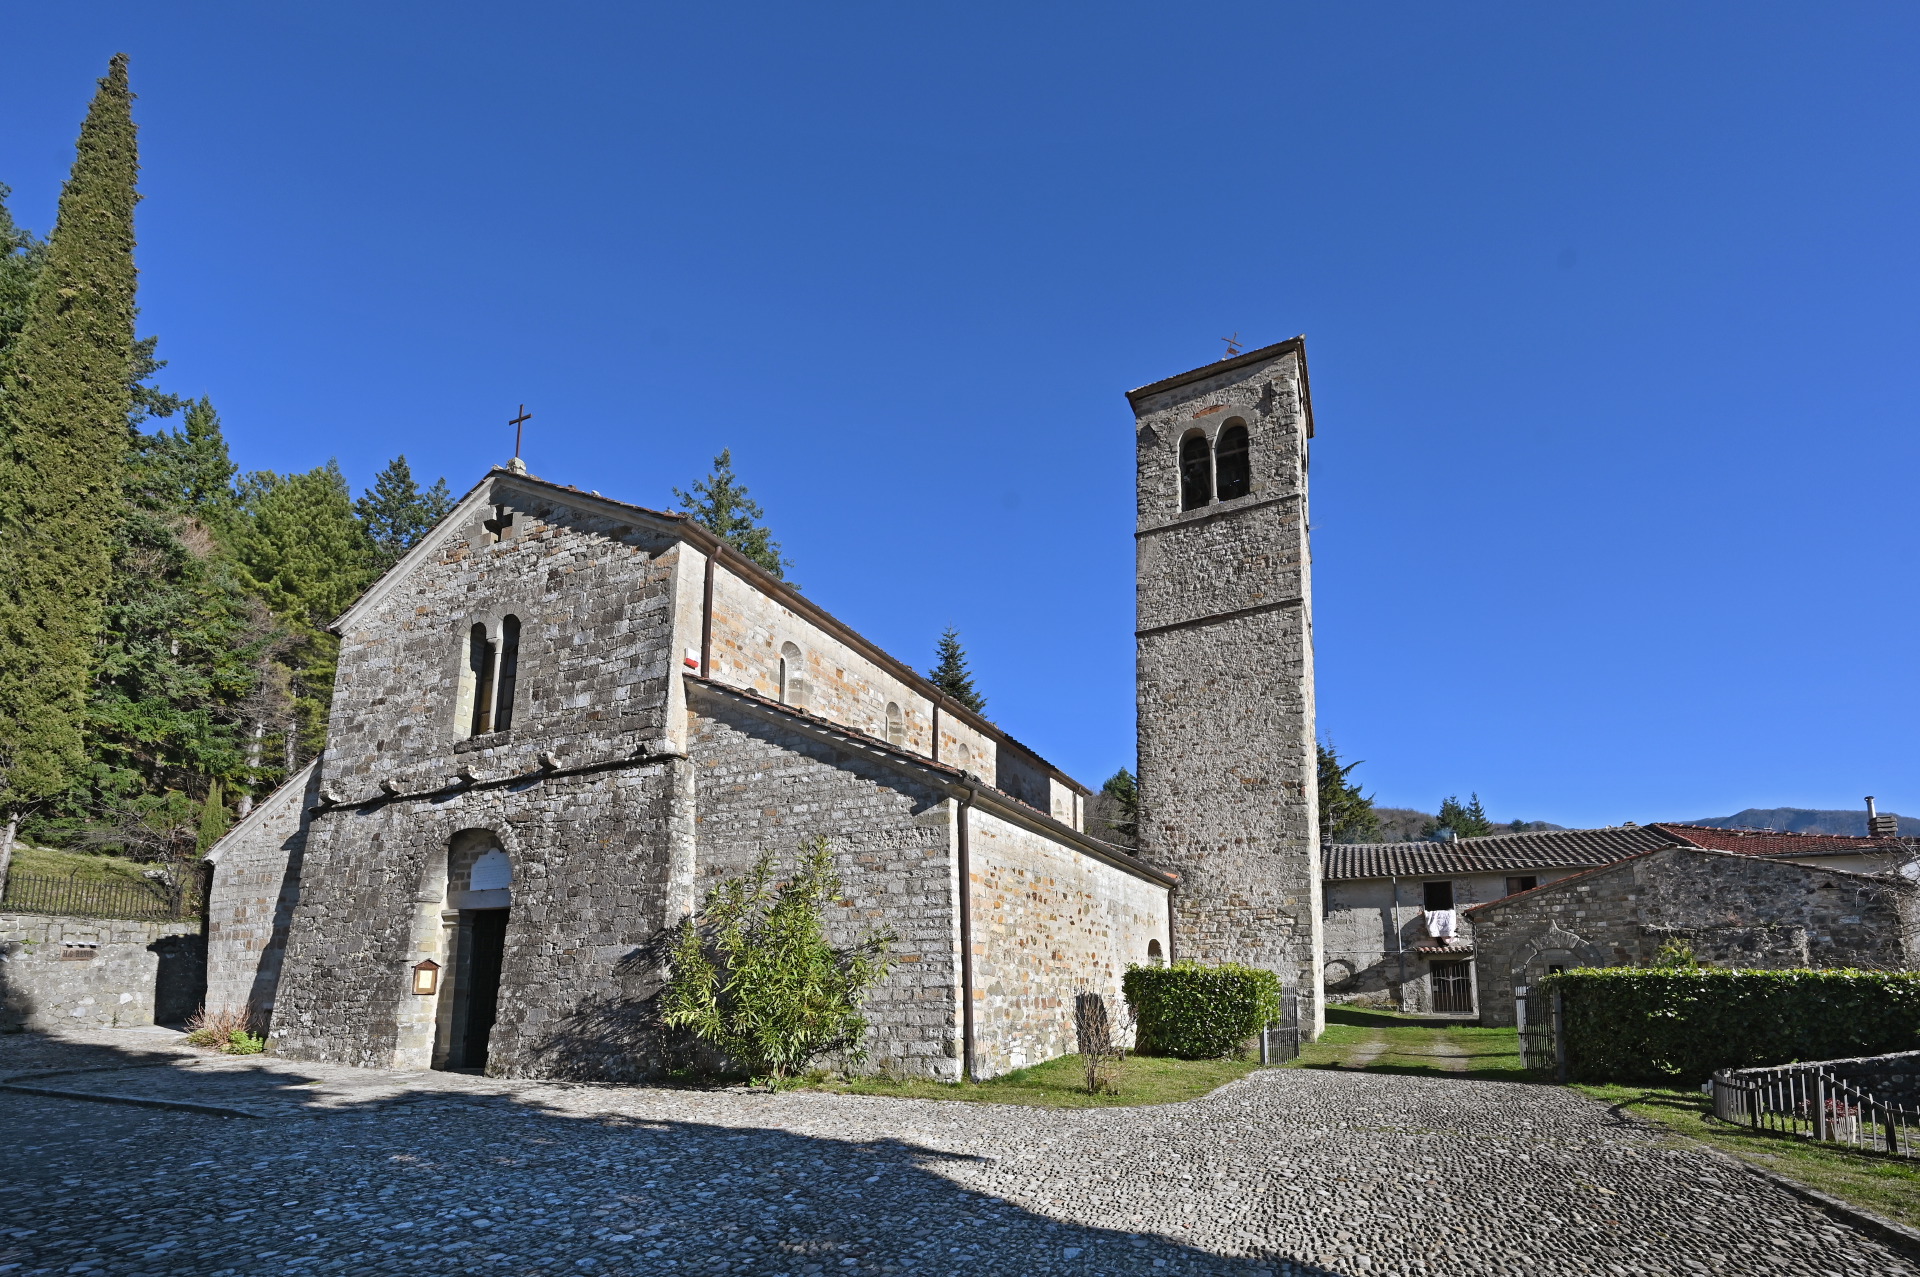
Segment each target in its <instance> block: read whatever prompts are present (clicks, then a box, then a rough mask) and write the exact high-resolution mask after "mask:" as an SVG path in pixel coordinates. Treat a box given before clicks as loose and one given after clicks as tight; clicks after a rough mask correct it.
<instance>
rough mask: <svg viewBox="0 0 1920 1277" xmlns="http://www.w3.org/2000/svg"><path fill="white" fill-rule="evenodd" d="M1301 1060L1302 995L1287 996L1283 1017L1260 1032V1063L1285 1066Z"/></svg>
mask: <svg viewBox="0 0 1920 1277" xmlns="http://www.w3.org/2000/svg"><path fill="white" fill-rule="evenodd" d="M1299 1058H1300V995H1299V994H1298V993H1292V994H1289V995H1287V997H1286V998H1285V1000H1284V1001H1283V1002H1282V1004H1281V1017H1280V1019H1278V1020H1272V1021H1269V1022H1268V1023H1267V1026H1266V1027H1265V1028H1263V1029H1261V1030H1260V1063H1262V1064H1285V1063H1286V1062H1287V1061H1288V1060H1297V1059H1299Z"/></svg>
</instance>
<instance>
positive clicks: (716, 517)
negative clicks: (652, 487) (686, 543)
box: [673, 448, 800, 589]
mask: <svg viewBox="0 0 1920 1277" xmlns="http://www.w3.org/2000/svg"><path fill="white" fill-rule="evenodd" d="M673 495H674V496H676V497H678V498H680V508H681V509H682V510H685V511H687V513H689V514H691V515H692V516H693V521H694V522H695V523H697V524H699V525H700V526H701V527H703V528H705V529H706V530H707V531H709V532H711V533H713V534H714V535H715V536H717V537H719V538H720V539H721V540H723V541H725V542H726V543H727V544H728V545H731V546H732V547H733V548H734V549H736V550H738V551H740V553H741V554H744V555H745V556H746V557H747V558H749V559H752V560H753V561H754V562H755V563H758V564H759V565H760V566H761V567H763V568H765V569H766V570H767V571H769V572H771V573H773V574H774V575H775V576H777V577H779V578H781V579H782V580H786V575H787V569H789V568H791V567H792V566H793V561H792V560H791V559H785V558H782V557H781V555H780V543H779V542H778V541H775V540H774V539H773V533H772V532H771V531H769V530H768V529H766V528H764V527H761V526H760V525H759V524H758V523H756V522H755V520H756V519H761V518H764V517H766V511H764V510H762V509H761V508H760V503H759V502H757V501H755V500H753V499H752V498H751V497H749V496H748V495H747V489H746V485H744V484H742V483H741V482H740V481H739V480H738V479H736V478H735V477H734V473H733V450H732V449H731V448H722V449H721V450H720V455H719V456H717V457H715V458H714V459H713V473H712V474H710V475H708V476H707V477H706V478H705V479H702V480H701V481H699V482H698V483H695V484H694V485H693V491H692V492H682V491H680V489H678V488H675V489H674V490H673ZM787 584H788V585H794V583H793V582H791V581H788V582H787ZM794 588H795V589H799V588H800V587H799V586H797V585H794Z"/></svg>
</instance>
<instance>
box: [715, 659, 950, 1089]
mask: <svg viewBox="0 0 1920 1277" xmlns="http://www.w3.org/2000/svg"><path fill="white" fill-rule="evenodd" d="M690 699H691V701H692V704H693V711H694V720H693V726H692V729H691V731H690V734H689V738H690V741H691V752H692V755H693V760H694V770H695V782H694V783H695V789H696V792H697V795H698V797H697V812H698V819H697V824H696V828H697V845H698V851H697V853H696V854H697V858H698V886H699V891H700V894H701V896H702V897H704V895H705V893H706V891H707V890H708V889H710V888H711V887H713V886H714V885H716V884H717V883H719V882H720V881H721V880H723V879H725V878H728V877H732V876H736V875H738V874H740V873H741V872H743V871H744V870H746V869H747V868H748V867H750V866H751V865H752V864H753V863H754V861H755V860H757V859H758V858H759V857H760V855H761V854H762V853H764V852H767V851H772V852H773V853H775V855H777V856H778V857H779V858H780V862H781V864H783V865H790V864H792V863H793V856H794V854H795V853H796V852H797V851H798V849H799V846H800V843H801V841H802V840H804V839H806V838H809V837H811V836H813V835H815V834H825V835H827V836H828V837H829V839H830V841H831V845H832V847H833V851H834V860H835V864H836V865H837V866H838V867H839V869H840V872H841V876H842V879H843V886H844V890H845V895H844V898H843V899H842V901H841V903H840V906H839V908H838V909H836V910H834V911H832V913H831V914H830V917H829V925H830V928H831V934H832V935H833V936H834V938H835V941H836V943H841V944H845V943H849V942H850V941H851V940H852V939H853V938H854V937H855V936H857V935H860V934H864V933H866V932H868V931H870V930H873V929H880V928H884V929H888V930H891V931H892V932H893V933H894V936H895V943H894V945H893V947H892V953H893V956H894V959H895V965H894V968H893V970H892V972H891V973H890V974H889V975H888V977H887V979H886V981H885V982H884V983H883V984H882V985H881V986H880V987H879V988H878V989H877V990H876V991H875V992H874V994H873V995H872V997H871V999H870V1000H869V1001H868V1003H867V1006H866V1014H867V1018H868V1020H869V1021H870V1022H871V1024H872V1026H873V1027H872V1031H871V1035H870V1037H869V1050H870V1052H871V1058H870V1063H869V1067H870V1068H872V1069H875V1070H884V1071H888V1072H893V1073H900V1074H905V1075H908V1076H922V1077H941V1078H947V1079H953V1078H957V1077H958V1076H959V1071H960V1058H959V1057H960V1049H959V1046H960V1021H959V1014H958V1007H959V968H958V962H959V933H958V931H957V929H956V922H957V916H958V915H957V910H956V904H955V892H956V889H957V883H956V873H957V870H956V866H955V862H954V858H953V854H952V837H953V833H952V827H953V813H952V809H951V808H952V804H951V803H950V801H949V800H947V799H946V797H945V795H944V794H942V793H940V792H939V791H938V790H937V789H935V788H934V787H933V786H931V785H927V784H924V783H916V782H915V781H914V780H913V779H912V778H911V776H908V775H905V774H903V773H902V772H901V771H900V770H899V769H897V768H895V767H890V766H888V765H886V764H884V763H881V762H879V761H877V760H875V759H873V758H872V757H870V756H868V755H865V754H862V753H860V752H858V751H855V750H852V749H847V748H841V747H837V746H835V745H833V744H830V743H827V742H823V741H820V740H817V739H815V738H813V737H812V736H809V735H807V734H805V733H802V732H800V731H798V730H795V729H794V728H793V727H792V726H790V725H788V724H785V723H782V722H779V721H777V720H775V719H774V718H772V717H770V716H769V715H767V714H765V713H762V712H757V711H755V710H753V709H751V708H747V707H743V706H740V705H738V704H736V703H733V702H730V701H728V700H726V699H723V698H722V697H720V696H716V695H713V694H710V693H709V694H706V695H702V689H699V688H692V689H690Z"/></svg>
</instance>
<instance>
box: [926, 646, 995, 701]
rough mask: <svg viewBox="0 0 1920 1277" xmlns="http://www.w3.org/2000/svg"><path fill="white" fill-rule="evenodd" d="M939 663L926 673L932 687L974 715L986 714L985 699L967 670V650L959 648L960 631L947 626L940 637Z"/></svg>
mask: <svg viewBox="0 0 1920 1277" xmlns="http://www.w3.org/2000/svg"><path fill="white" fill-rule="evenodd" d="M939 657H940V659H939V662H938V663H937V664H935V665H934V667H933V668H932V669H930V670H928V671H927V677H928V678H929V679H930V680H932V682H933V685H934V686H935V687H937V688H939V689H940V690H941V691H943V692H945V693H946V694H947V695H948V696H951V697H953V699H954V700H956V701H959V702H960V703H961V704H962V705H965V706H966V707H967V708H968V709H970V710H972V711H973V712H974V713H976V714H984V713H986V712H987V698H986V697H984V696H982V695H980V693H979V692H978V691H977V690H975V688H974V686H973V675H972V674H971V673H969V672H968V670H967V649H966V648H964V647H961V646H960V631H959V630H956V629H955V628H954V627H953V626H951V625H949V626H948V627H947V628H946V632H945V633H943V634H942V635H941V636H940V648H939Z"/></svg>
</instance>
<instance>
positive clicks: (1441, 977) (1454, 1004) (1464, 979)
mask: <svg viewBox="0 0 1920 1277" xmlns="http://www.w3.org/2000/svg"><path fill="white" fill-rule="evenodd" d="M1433 1009H1434V1010H1435V1011H1443V1012H1454V1013H1466V1012H1471V1011H1472V1010H1473V964H1472V963H1471V962H1436V963H1434V964H1433Z"/></svg>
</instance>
